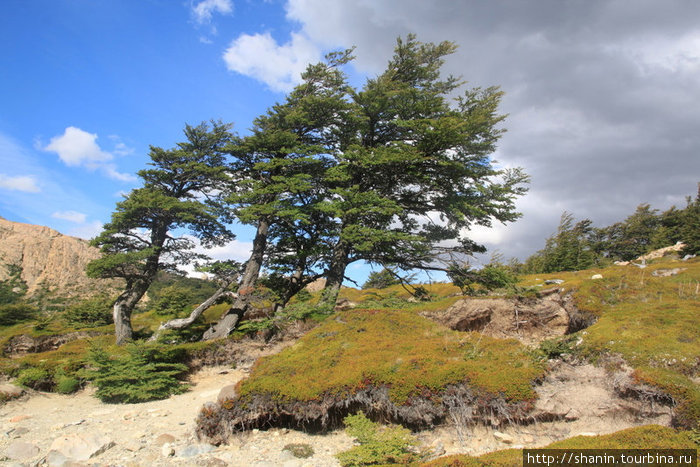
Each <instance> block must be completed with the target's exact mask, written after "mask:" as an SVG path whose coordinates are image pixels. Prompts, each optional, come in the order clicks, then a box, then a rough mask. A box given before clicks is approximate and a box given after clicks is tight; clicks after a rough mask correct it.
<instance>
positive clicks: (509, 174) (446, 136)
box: [316, 35, 527, 307]
mask: <svg viewBox="0 0 700 467" xmlns="http://www.w3.org/2000/svg"><path fill="white" fill-rule="evenodd" d="M455 48H456V47H455V45H454V44H452V43H450V42H442V43H440V44H430V43H428V44H424V43H420V42H418V41H417V40H416V39H415V37H414V36H412V35H409V36H408V37H407V38H406V40H401V39H399V40H398V41H397V45H396V48H395V52H394V56H393V58H392V59H391V60H390V61H389V64H388V66H387V69H386V70H385V71H384V73H382V74H381V75H380V76H378V77H377V78H374V79H370V80H368V81H367V83H366V84H365V86H364V87H363V89H362V90H361V91H355V90H353V91H352V92H350V98H351V102H352V107H351V111H352V112H351V115H349V116H348V118H346V119H345V120H344V121H343V122H342V124H343V125H344V129H345V131H344V132H343V133H344V134H346V135H351V137H350V138H348V139H346V140H344V141H343V144H341V145H340V146H339V147H338V148H337V149H336V150H334V151H332V152H331V153H330V154H329V155H330V156H331V158H332V164H331V166H330V167H329V168H328V170H327V171H326V172H325V177H324V180H323V183H324V185H325V189H326V192H327V194H326V195H325V197H324V198H323V200H322V201H320V202H319V203H318V204H317V206H316V209H318V210H319V211H321V212H322V213H324V215H325V216H326V218H327V219H328V220H329V222H330V223H331V224H332V227H330V228H329V229H328V230H327V236H326V239H325V244H327V245H329V251H328V256H327V258H326V259H325V264H326V270H325V276H326V279H327V281H326V287H325V289H324V291H323V293H322V299H321V303H322V304H324V305H325V306H328V307H330V306H332V305H333V304H335V301H336V299H337V296H338V291H339V289H340V286H341V284H342V282H343V280H344V279H345V270H346V268H347V266H348V265H349V264H351V263H352V262H354V261H358V260H365V261H368V262H370V263H374V264H394V265H396V266H397V267H399V268H400V269H403V270H410V269H416V268H417V269H427V270H430V269H437V270H442V271H445V270H447V267H446V266H443V265H440V264H439V263H440V261H446V260H447V259H449V257H451V256H454V255H471V254H472V253H474V252H481V251H485V248H484V247H483V245H478V244H476V243H475V242H473V241H471V240H470V239H469V238H468V237H467V236H466V232H467V231H468V229H469V228H470V227H471V226H473V225H483V226H490V225H491V223H492V222H493V221H494V220H497V221H501V222H509V221H513V220H515V219H517V218H518V217H519V214H518V213H516V212H515V209H514V200H515V198H516V197H518V196H520V195H522V194H524V192H525V188H524V186H523V184H524V183H525V182H527V176H526V175H525V174H524V173H523V172H522V171H521V170H519V169H516V170H510V171H509V170H498V169H496V168H495V167H494V165H493V161H491V159H490V157H489V156H490V154H491V153H492V152H493V151H494V150H495V147H496V142H497V141H498V139H499V137H500V135H501V134H502V133H503V130H502V129H500V128H499V127H498V125H499V124H500V123H501V122H502V121H503V119H504V118H505V117H504V116H503V115H499V114H498V113H497V108H498V104H499V102H500V98H501V96H502V93H501V92H500V91H499V90H498V89H497V88H495V87H491V88H487V89H480V88H476V89H471V90H466V91H465V92H464V93H463V94H462V95H461V96H460V97H458V98H457V99H456V100H455V101H451V100H450V99H449V97H450V96H451V95H452V94H453V93H454V92H456V91H458V90H459V88H460V87H461V86H462V83H461V82H460V81H459V80H458V79H457V78H455V77H452V76H448V77H446V78H444V79H443V78H441V76H440V68H441V66H442V64H443V57H445V56H446V55H449V54H451V53H452V52H454V50H455Z"/></svg>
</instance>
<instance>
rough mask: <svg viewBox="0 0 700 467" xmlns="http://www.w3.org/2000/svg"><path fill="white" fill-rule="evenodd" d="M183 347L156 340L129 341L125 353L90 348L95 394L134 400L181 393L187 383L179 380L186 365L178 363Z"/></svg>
mask: <svg viewBox="0 0 700 467" xmlns="http://www.w3.org/2000/svg"><path fill="white" fill-rule="evenodd" d="M183 357H184V351H183V350H182V349H177V348H175V349H169V348H167V347H163V346H160V345H158V344H150V343H149V344H129V345H128V346H127V354H126V355H123V356H119V357H110V355H109V354H108V353H107V352H106V351H105V350H104V349H100V348H96V347H95V348H92V349H91V350H90V354H89V356H88V360H89V362H90V364H91V365H93V366H94V367H95V369H94V370H93V371H92V372H91V373H90V375H89V376H90V377H91V379H92V380H93V382H94V383H95V385H96V386H97V391H96V393H95V395H96V396H97V397H98V398H99V399H100V400H101V401H103V402H110V403H136V402H146V401H151V400H158V399H166V398H168V397H170V396H171V395H173V394H181V393H183V392H185V391H186V390H187V386H186V385H185V384H184V383H183V382H182V381H181V378H182V377H183V376H184V375H185V373H186V372H187V370H188V368H187V366H186V365H184V364H182V363H178V362H179V361H182V358H183Z"/></svg>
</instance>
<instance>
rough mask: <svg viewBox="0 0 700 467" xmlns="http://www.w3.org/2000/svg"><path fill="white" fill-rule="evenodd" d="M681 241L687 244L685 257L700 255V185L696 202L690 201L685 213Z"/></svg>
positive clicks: (684, 252)
mask: <svg viewBox="0 0 700 467" xmlns="http://www.w3.org/2000/svg"><path fill="white" fill-rule="evenodd" d="M680 230H681V232H680V236H681V241H683V243H685V248H683V252H682V253H683V254H684V255H700V185H699V186H698V195H697V196H696V198H695V200H694V201H690V200H688V207H687V208H686V209H685V211H684V212H683V226H682V227H681V229H680Z"/></svg>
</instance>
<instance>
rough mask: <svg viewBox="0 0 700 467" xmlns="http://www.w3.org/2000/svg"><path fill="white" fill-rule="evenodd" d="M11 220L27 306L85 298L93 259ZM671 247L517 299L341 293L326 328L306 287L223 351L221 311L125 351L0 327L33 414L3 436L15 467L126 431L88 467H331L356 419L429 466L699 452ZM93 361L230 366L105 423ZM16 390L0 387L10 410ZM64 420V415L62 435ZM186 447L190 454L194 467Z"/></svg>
mask: <svg viewBox="0 0 700 467" xmlns="http://www.w3.org/2000/svg"><path fill="white" fill-rule="evenodd" d="M2 226H3V230H2V235H3V237H2V238H3V256H2V257H3V258H4V259H5V260H6V261H7V258H10V259H11V260H10V261H7V263H6V264H10V265H14V266H15V268H16V269H15V270H16V271H19V270H21V274H23V275H20V276H19V277H21V278H22V280H25V281H26V283H27V286H28V289H29V285H30V284H31V285H32V289H31V290H33V291H34V292H33V293H35V294H37V293H39V292H40V291H41V290H46V289H51V287H53V288H52V289H51V290H53V291H54V293H56V294H57V296H60V295H61V293H62V290H61V288H62V287H64V286H63V285H61V284H66V285H65V287H67V290H68V291H69V292H68V293H75V289H74V288H73V289H71V285H72V284H71V283H70V281H71V279H70V277H74V278H75V279H73V280H75V281H85V282H81V283H82V284H87V285H85V286H84V287H89V286H90V285H89V284H90V280H89V279H87V278H85V277H84V275H83V274H82V270H78V268H77V267H75V266H74V267H73V268H72V272H71V273H70V274H68V273H66V274H55V273H53V271H52V269H57V268H61V267H64V266H62V265H64V264H65V267H66V268H67V267H68V263H71V262H72V263H76V262H83V264H84V263H85V262H86V261H88V260H89V259H90V258H91V257H94V256H93V255H94V253H95V252H94V250H93V249H91V248H90V247H89V246H88V245H87V244H86V242H84V241H81V240H78V239H73V238H71V237H66V236H63V235H60V234H58V233H57V232H55V231H52V230H51V229H48V228H45V227H36V226H26V225H23V224H15V223H9V222H7V221H4V220H3V223H2ZM23 229H24V230H23ZM23 237H24V238H23ZM4 239H10V240H11V241H13V242H15V243H14V244H15V245H17V246H16V248H15V249H16V250H17V251H15V252H12V251H9V250H11V249H10V248H7V247H6V245H5V244H4ZM12 253H15V254H14V256H13V255H12ZM667 253H668V254H667V255H666V256H663V257H659V258H650V259H649V260H648V261H647V263H646V264H644V265H641V266H644V267H639V266H640V264H639V262H637V263H636V264H626V265H613V266H610V267H607V268H599V269H588V270H583V271H577V272H562V273H552V274H537V275H529V276H524V277H521V281H520V283H519V284H518V286H517V287H516V288H515V289H513V290H510V291H505V290H501V291H499V292H498V293H496V294H492V295H488V296H481V297H464V296H462V295H461V294H460V292H459V289H458V288H457V287H455V286H453V285H451V284H442V283H438V284H427V285H425V289H426V292H427V295H426V299H425V300H416V299H414V298H413V297H411V296H410V294H409V292H408V291H407V290H404V289H402V288H401V286H398V285H395V286H390V287H387V288H383V289H368V290H357V289H352V288H344V289H343V290H341V292H340V306H338V307H336V312H335V313H333V314H330V315H327V314H325V315H316V314H314V313H313V312H311V313H310V312H309V310H313V305H314V304H315V303H316V301H317V300H318V298H319V295H320V292H318V291H315V292H311V293H308V294H306V297H304V298H303V299H298V300H295V301H293V302H292V304H291V305H290V307H288V309H286V310H283V311H282V312H281V313H279V314H277V315H275V316H262V317H259V318H256V319H248V320H247V321H244V323H243V325H242V326H241V328H242V329H241V330H239V331H238V332H237V333H235V334H234V335H233V336H231V337H230V338H229V339H225V340H221V341H217V342H213V343H212V342H210V343H202V342H193V341H196V340H197V339H198V337H199V336H200V335H201V331H202V330H203V329H205V328H206V327H207V326H209V325H210V324H211V323H212V322H214V321H215V320H216V319H217V317H218V316H219V315H220V314H221V313H222V312H223V311H224V309H225V308H226V306H227V305H226V304H220V305H216V306H215V307H213V308H212V309H211V310H210V311H208V312H207V313H205V315H204V316H203V318H202V320H201V321H200V322H199V323H198V325H197V326H198V327H197V329H196V331H182V332H172V333H170V334H168V335H166V336H164V337H163V339H161V341H160V344H143V343H141V344H137V345H134V346H133V347H131V346H129V347H127V348H124V347H117V346H115V345H113V342H114V340H113V339H114V337H113V332H114V331H113V325H102V326H98V327H88V326H89V324H90V323H84V324H81V323H67V322H65V321H63V319H62V316H63V314H64V313H65V312H58V313H57V314H54V315H52V320H51V321H50V322H49V323H42V322H40V321H31V320H29V321H26V322H23V323H19V324H16V325H14V326H7V327H3V328H2V329H1V330H2V333H1V334H0V337H1V339H0V342H1V343H2V350H3V352H4V355H3V357H4V358H1V359H0V372H1V373H2V375H3V376H4V377H5V378H6V379H9V380H10V381H12V379H13V378H17V379H15V380H14V382H15V384H19V383H20V382H24V384H25V386H28V387H29V388H33V389H25V390H26V391H27V393H28V394H30V398H29V399H28V400H27V399H26V396H24V397H25V398H24V399H22V398H20V399H19V400H16V401H10V402H8V403H7V404H6V405H5V406H4V407H3V409H2V411H1V415H2V418H3V419H4V420H3V421H4V422H5V427H6V430H5V431H6V432H7V433H9V435H8V438H7V439H5V440H4V441H2V442H0V456H2V455H3V453H4V454H5V455H6V456H8V458H11V459H16V460H18V459H19V458H18V457H11V456H16V455H17V456H19V454H16V453H15V450H16V449H20V448H21V447H26V448H27V449H29V451H27V452H29V453H30V454H31V455H28V456H27V457H26V458H24V459H25V460H28V459H33V460H38V459H39V458H40V457H41V456H47V455H49V454H50V451H51V449H53V448H52V447H51V446H53V445H58V444H60V443H59V441H57V440H59V439H60V438H61V437H62V436H63V435H66V436H70V437H72V438H71V439H82V438H80V437H81V436H91V435H94V434H95V432H96V431H100V430H102V428H101V426H100V424H102V423H104V424H105V425H104V426H107V425H109V424H111V423H113V420H114V419H115V417H117V419H118V421H119V423H123V424H124V425H123V426H124V428H126V430H125V431H126V432H128V435H124V436H116V435H114V436H113V437H112V438H111V440H110V443H107V444H109V446H108V447H107V448H106V449H107V451H106V452H104V453H101V454H100V453H97V454H94V456H95V457H94V458H92V459H90V462H97V463H98V464H99V465H104V464H105V463H114V462H121V463H124V462H127V463H128V462H136V463H138V462H139V460H142V459H148V462H149V463H150V464H151V465H193V464H194V463H197V464H201V463H207V465H219V463H221V462H234V463H235V462H236V461H237V460H240V459H245V461H246V462H255V461H259V462H268V463H271V465H278V464H279V463H280V462H282V461H283V462H287V463H289V465H299V466H301V465H305V464H304V463H305V462H307V461H305V460H297V459H295V458H293V456H291V455H290V454H289V452H287V451H285V449H284V447H285V445H286V444H287V443H299V442H301V443H306V444H308V445H310V446H311V447H312V448H313V449H314V452H315V453H316V454H314V455H313V456H312V457H311V458H310V459H308V462H307V463H308V464H309V465H329V466H330V465H338V462H337V460H336V458H335V457H334V455H335V454H338V453H340V452H342V451H343V450H346V449H348V448H349V447H350V446H351V438H349V431H347V430H346V431H345V432H344V433H343V432H341V431H340V430H342V429H343V425H344V419H345V417H346V416H347V415H348V414H353V413H356V412H359V411H363V412H364V413H365V414H366V415H367V416H368V417H369V418H371V419H372V420H374V421H379V422H382V423H396V424H401V425H404V426H406V427H408V428H410V429H412V430H414V433H413V434H412V435H411V434H409V435H406V436H405V437H403V438H401V439H402V440H403V441H401V443H403V448H406V446H408V445H409V444H412V445H413V446H416V447H415V448H411V449H414V450H419V449H423V450H425V451H427V452H430V453H432V455H431V458H435V457H437V456H439V455H447V456H449V457H445V458H442V459H441V460H436V461H435V464H434V465H456V466H457V465H517V461H518V459H520V458H521V457H520V456H521V451H520V448H534V447H544V446H551V447H560V448H564V447H566V448H572V447H579V448H584V447H585V448H589V447H602V446H605V447H629V448H640V449H643V448H651V447H683V448H689V447H692V446H693V445H696V444H694V443H697V433H698V431H697V430H698V428H699V427H700V425H698V423H699V422H700V379H699V378H700V373H699V371H700V327H699V326H698V325H697V324H698V322H700V308H698V306H699V304H700V295H699V293H700V289H699V288H698V287H699V285H698V284H700V259H698V258H694V259H690V260H687V261H682V260H680V259H679V258H678V256H677V254H675V253H674V252H667ZM63 254H67V255H71V256H70V257H69V260H64V259H62V258H60V256H61V255H63ZM41 258H45V259H46V264H44V265H42V264H41V261H40V260H41ZM25 270H26V272H25ZM10 272H12V269H11V268H10ZM71 275H72V276H71ZM25 277H26V279H25ZM61 280H64V281H66V282H63V283H62V282H61ZM47 284H51V285H47ZM180 285H182V284H180ZM71 290H72V291H71ZM303 300H305V301H303ZM187 303H190V302H187ZM191 304H194V303H191ZM105 311H106V312H107V313H108V310H105ZM185 312H186V311H185ZM169 313H171V312H170V311H158V309H156V308H155V307H151V308H149V307H144V309H142V310H141V311H139V313H137V314H136V315H135V320H134V324H135V328H136V329H137V330H138V335H139V337H140V338H141V339H145V338H147V337H148V336H149V335H151V334H152V333H153V332H154V331H155V330H156V329H157V328H158V325H159V324H160V323H161V322H163V321H165V320H167V319H170V318H172V317H174V316H176V315H171V314H169ZM173 313H175V312H173ZM81 326H84V327H81ZM25 341H26V342H30V344H31V345H24V344H26V342H25ZM20 344H22V345H20ZM165 344H169V345H165ZM173 344H174V345H173ZM147 345H151V347H146V346H147ZM96 348H99V349H101V350H103V351H105V352H106V355H108V359H110V360H111V361H112V362H115V368H117V367H118V368H122V369H123V371H124V372H127V371H134V370H133V368H134V367H133V366H129V365H128V364H130V363H129V362H134V361H135V360H134V356H135V355H136V354H135V353H132V350H136V349H146V348H150V349H152V351H155V349H162V352H163V353H162V355H161V356H162V358H163V359H164V360H162V361H161V360H156V361H155V364H156V365H165V364H170V363H173V362H178V363H182V362H186V363H187V365H188V366H189V369H190V370H191V371H192V372H194V371H196V370H199V369H201V368H202V367H203V366H210V365H225V366H226V367H225V368H220V367H219V369H218V370H216V375H215V381H214V380H213V379H212V380H211V381H210V380H209V379H207V381H210V382H208V383H206V385H204V384H202V379H201V378H202V377H201V374H200V375H198V374H196V373H195V374H190V375H189V376H188V378H187V379H188V380H189V382H190V384H194V385H193V387H192V388H191V391H190V392H184V394H179V393H180V392H182V391H181V389H184V388H185V386H184V384H183V381H182V377H185V376H187V375H184V374H183V375H180V377H179V379H178V380H175V381H174V385H175V387H178V388H179V390H178V391H175V392H173V393H171V394H176V395H172V396H171V397H170V399H166V400H163V401H151V400H150V399H146V400H149V402H146V403H145V404H144V403H142V404H125V405H121V406H119V407H120V408H118V409H110V408H109V406H105V405H104V404H103V403H98V402H96V401H93V402H87V400H88V399H90V398H91V397H93V396H97V397H99V396H100V391H101V390H102V388H101V387H100V384H101V383H99V382H97V381H96V380H95V379H93V378H95V375H94V373H92V374H91V372H90V370H89V368H91V367H92V368H94V366H95V364H96V363H95V362H96V360H95V359H94V358H93V357H91V356H90V354H91V353H92V350H94V349H96ZM91 349H92V350H91ZM129 355H131V356H130V357H129ZM144 355H145V354H144ZM151 355H156V353H152V354H151ZM168 355H169V356H168ZM263 355H264V356H265V357H264V358H260V357H261V356H263ZM117 364H119V365H122V364H123V366H116V365H117ZM152 364H153V362H150V363H149V368H155V367H152V366H150V365H152ZM124 365H125V366H124ZM139 365H140V364H139ZM231 368H235V370H232V369H231ZM86 370H87V371H86ZM204 371H212V370H211V369H206V368H205V369H204ZM136 372H137V373H138V374H139V376H140V377H139V378H138V379H139V380H141V381H139V382H144V383H145V384H154V383H152V382H151V375H152V374H153V375H155V374H157V370H153V372H152V373H151V371H150V370H149V371H146V370H145V369H143V367H141V366H137V368H136ZM228 373H230V377H229V376H227V374H228ZM113 376H114V377H116V378H117V379H116V380H115V381H118V382H117V383H116V384H115V385H113V387H118V389H119V390H122V389H124V388H126V389H125V391H128V390H129V389H128V387H129V386H130V385H134V384H138V383H139V382H133V381H129V378H130V376H129V375H128V374H124V375H118V374H117V375H113ZM211 376H212V375H211V374H210V377H211ZM110 378H111V377H110ZM103 381H106V380H103ZM67 382H69V383H71V384H70V390H66V389H65V388H66V383H67ZM102 384H105V383H102ZM167 384H171V383H167ZM104 387H107V388H108V387H109V386H108V385H105V386H104ZM216 388H222V389H221V392H219V391H218V390H217V389H216ZM37 389H38V390H41V391H45V390H51V391H57V392H64V391H65V392H73V391H76V390H77V391H78V392H77V393H74V395H57V394H51V395H45V393H41V392H35V390H37ZM3 391H5V392H3ZM11 392H12V389H11V388H10V389H8V386H7V385H3V387H2V388H0V397H10V395H11ZM42 394H44V395H43V396H41V395H42ZM217 394H218V397H217ZM37 395H40V396H41V397H39V398H37V397H36V396H37ZM44 397H49V398H50V401H53V402H52V403H55V404H60V405H61V407H60V408H59V407H57V408H55V409H51V414H53V415H51V416H47V417H43V416H40V415H39V414H40V413H41V412H42V411H44V410H46V409H45V406H46V403H45V402H46V401H44V403H43V405H42V403H39V402H42V401H43V399H44ZM32 401H35V402H32ZM103 401H104V399H103ZM185 401H186V404H185ZM203 403H205V405H204V406H202V404H203ZM64 405H65V407H68V408H70V409H68V408H65V407H63V406H64ZM185 405H186V406H187V413H188V414H189V415H187V417H186V418H183V417H184V415H185V414H184V412H183V413H182V414H180V415H179V419H178V422H177V423H178V424H177V427H178V428H172V429H170V430H167V429H166V427H167V426H170V425H168V422H171V420H169V417H170V414H174V413H176V412H177V410H176V409H175V407H180V406H182V407H185ZM83 406H84V407H83ZM197 406H199V407H202V408H201V409H200V410H199V414H198V415H197V416H196V417H195V415H194V414H195V412H196V410H197ZM83 409H84V410H83ZM68 412H70V413H71V414H73V415H72V416H71V417H69V418H70V419H66V420H65V421H62V420H61V417H65V416H66V415H65V414H66V413H68ZM161 412H163V413H167V414H168V415H163V417H164V418H163V419H162V422H163V423H161V419H160V418H158V417H161V415H154V414H160V413H161ZM178 413H179V412H178ZM154 417H155V418H154ZM166 418H168V419H167V420H166ZM74 421H75V423H73V422H74ZM57 426H61V428H60V430H59V429H57V428H56V427H57ZM172 426H174V425H172ZM57 430H58V432H57ZM384 430H389V431H388V432H390V433H393V432H392V431H391V430H392V429H391V428H384ZM165 434H167V435H168V436H164V435H165ZM402 436H403V435H402ZM75 437H78V438H75ZM163 439H168V440H169V441H167V443H169V445H168V446H167V447H163V446H161V445H162V444H163ZM694 440H695V441H694ZM651 441H653V443H652V442H651ZM552 443H555V444H552ZM27 446H29V447H27ZM31 446H33V448H32V447H31ZM110 446H111V447H110ZM190 452H191V453H193V454H192V458H190V457H185V454H184V453H190ZM188 455H189V454H188ZM173 456H174V457H173ZM54 457H55V456H54ZM0 460H1V457H0ZM281 460H282V461H281ZM221 465H223V464H221ZM357 465H363V464H357Z"/></svg>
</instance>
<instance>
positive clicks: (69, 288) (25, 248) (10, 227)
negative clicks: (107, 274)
mask: <svg viewBox="0 0 700 467" xmlns="http://www.w3.org/2000/svg"><path fill="white" fill-rule="evenodd" d="M99 255H100V253H99V250H98V249H97V248H94V247H91V246H90V245H89V244H88V242H87V241H85V240H82V239H80V238H76V237H70V236H68V235H63V234H61V233H59V232H57V231H55V230H53V229H50V228H48V227H44V226H39V225H30V224H22V223H19V222H11V221H8V220H6V219H3V218H2V217H0V281H8V280H14V281H19V282H20V284H21V283H23V284H21V285H20V286H21V287H26V296H27V298H36V297H37V296H40V295H44V294H47V293H48V294H50V295H51V296H53V297H76V296H85V295H89V294H90V292H94V291H98V290H103V289H105V288H109V287H113V286H114V285H115V284H116V282H114V281H104V280H95V279H90V278H88V277H87V276H86V275H85V265H86V264H87V263H88V262H89V261H91V260H93V259H96V258H98V257H99Z"/></svg>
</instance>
